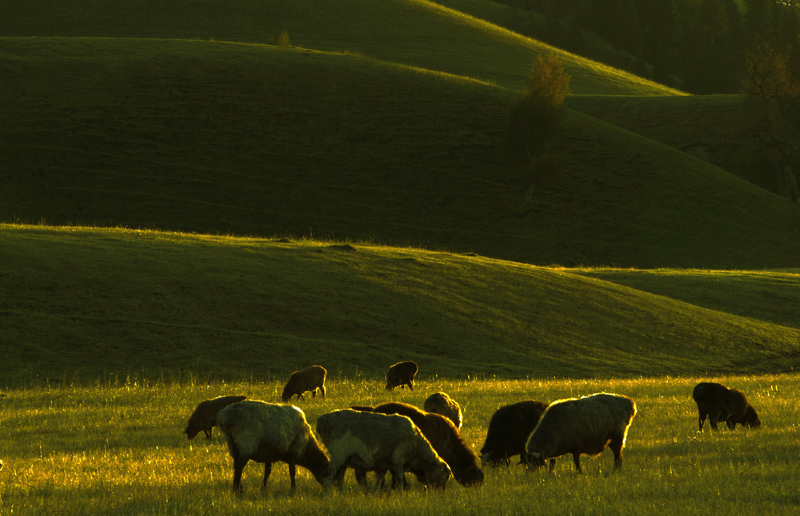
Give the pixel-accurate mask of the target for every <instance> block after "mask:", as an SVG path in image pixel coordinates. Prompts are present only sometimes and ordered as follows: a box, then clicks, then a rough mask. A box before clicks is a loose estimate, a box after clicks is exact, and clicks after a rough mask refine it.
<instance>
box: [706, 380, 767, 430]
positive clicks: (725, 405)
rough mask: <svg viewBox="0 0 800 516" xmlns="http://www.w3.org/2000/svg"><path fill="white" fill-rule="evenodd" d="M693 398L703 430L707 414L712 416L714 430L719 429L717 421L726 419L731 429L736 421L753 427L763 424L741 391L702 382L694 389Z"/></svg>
mask: <svg viewBox="0 0 800 516" xmlns="http://www.w3.org/2000/svg"><path fill="white" fill-rule="evenodd" d="M692 398H694V401H695V402H696V403H697V412H698V413H699V426H700V431H701V432H702V431H703V423H705V421H706V416H710V421H711V428H712V429H714V430H716V429H717V421H725V423H727V425H728V428H729V429H731V430H733V429H734V427H736V423H739V424H740V425H742V426H746V427H751V428H758V427H759V426H761V420H760V419H758V414H756V410H755V409H754V408H753V407H752V406H751V405H750V403H749V402H748V401H747V397H745V395H744V393H743V392H741V391H738V390H736V389H728V388H727V387H725V386H724V385H720V384H718V383H711V382H701V383H698V384H697V385H696V386H695V388H694V391H692Z"/></svg>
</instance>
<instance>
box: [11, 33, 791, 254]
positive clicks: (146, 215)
mask: <svg viewBox="0 0 800 516" xmlns="http://www.w3.org/2000/svg"><path fill="white" fill-rule="evenodd" d="M4 43H5V44H4V46H3V48H4V56H5V61H4V62H5V63H6V65H5V67H6V68H7V69H8V70H9V73H8V74H7V75H6V76H7V77H9V80H7V81H4V82H3V84H2V85H0V95H2V97H3V98H9V99H12V102H11V103H9V104H7V106H6V109H7V110H8V112H7V113H6V114H7V116H6V117H5V119H6V120H9V121H10V123H7V124H5V125H4V126H3V127H2V128H0V131H1V132H2V139H0V146H2V154H3V155H5V156H7V158H6V160H5V161H4V169H5V170H4V172H3V173H4V176H5V177H6V181H7V184H8V185H9V188H8V190H7V193H6V195H7V196H8V198H9V199H10V202H8V203H6V204H5V205H4V206H3V209H4V212H3V213H2V214H1V216H2V217H3V218H4V219H5V220H8V221H17V220H18V221H22V222H37V221H39V220H47V221H50V222H52V223H55V224H65V223H75V224H90V225H92V224H94V225H98V224H99V225H124V226H130V227H158V228H164V229H171V230H180V231H191V232H211V233H215V232H218V233H232V234H243V235H248V234H251V235H276V234H277V235H287V236H306V235H314V236H324V237H328V238H331V237H333V238H343V239H354V240H368V239H373V240H375V241H376V242H383V243H391V244H399V245H406V244H411V245H424V246H428V247H432V248H441V249H453V250H456V251H471V252H477V253H479V254H483V255H487V256H495V257H498V258H504V259H512V260H516V261H525V262H533V263H542V264H549V263H558V264H563V265H577V264H582V263H583V264H604V265H619V266H638V267H658V266H673V267H683V266H702V267H717V268H720V267H725V268H747V267H778V266H791V265H794V264H795V263H796V260H797V257H798V256H799V255H800V249H799V248H800V243H799V242H800V240H798V238H797V235H798V234H799V233H800V222H799V221H800V208H798V207H797V206H793V205H791V204H789V203H786V202H784V201H782V200H781V199H779V198H777V197H776V196H774V195H772V194H769V193H768V192H766V191H764V190H762V189H759V188H756V187H754V186H753V185H751V184H750V183H747V182H745V181H742V180H739V179H738V178H736V177H734V176H732V175H730V174H727V173H725V172H723V171H722V170H720V169H717V168H715V167H713V166H710V165H708V164H707V163H705V162H702V161H700V160H698V159H695V158H692V157H690V156H688V155H686V154H684V153H680V152H677V151H675V150H674V149H672V148H670V147H667V146H665V145H662V144H660V143H656V142H654V141H653V140H649V139H646V138H643V137H640V136H636V135H634V134H632V133H630V132H627V131H624V130H621V129H619V128H617V127H615V126H613V125H610V124H607V123H603V122H599V121H598V120H597V119H594V118H590V117H587V116H585V115H581V114H579V113H577V112H570V113H569V116H568V117H567V118H566V121H565V124H564V128H563V130H562V134H561V135H559V136H558V138H557V145H556V148H555V150H554V151H553V152H554V154H555V155H556V156H557V157H558V159H559V160H560V161H561V162H562V164H563V165H562V166H561V172H560V174H559V175H558V176H557V178H555V179H553V180H551V181H550V182H549V184H545V185H544V186H543V187H542V189H540V190H539V191H537V192H536V194H535V195H534V201H533V203H531V204H529V205H525V204H524V202H523V201H524V194H525V192H526V190H527V189H528V187H529V186H530V183H531V178H530V176H529V172H527V171H524V170H523V171H520V170H514V169H510V168H509V167H508V166H506V164H505V163H504V160H503V157H502V153H501V150H500V148H501V145H500V143H501V136H502V131H503V128H504V123H505V112H506V111H505V110H506V106H507V105H508V104H509V103H510V100H511V98H512V96H513V95H514V93H513V92H511V91H509V90H506V89H504V88H500V87H497V86H493V85H491V84H487V83H482V82H479V81H475V80H470V79H465V78H462V77H459V76H453V75H446V74H442V73H433V72H429V71H425V70H420V69H417V68H410V67H405V66H400V65H397V64H394V63H386V62H383V61H377V60H373V59H369V58H364V57H359V56H353V55H347V54H339V53H329V52H319V51H311V50H307V49H298V48H284V47H276V46H263V45H251V44H234V43H219V42H206V41H187V40H154V39H133V40H127V39H119V38H6V39H5V40H4ZM51 77H58V78H59V79H58V81H53V80H50V78H51ZM323 86H324V87H323ZM321 88H322V89H321ZM323 93H324V94H323Z"/></svg>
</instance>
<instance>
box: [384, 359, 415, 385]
mask: <svg viewBox="0 0 800 516" xmlns="http://www.w3.org/2000/svg"><path fill="white" fill-rule="evenodd" d="M418 370H419V369H418V368H417V363H416V362H413V361H411V360H409V361H407V362H398V363H396V364H394V365H392V366H391V367H389V370H388V371H386V390H387V391H390V390H392V389H394V388H395V387H397V386H400V388H401V389H402V388H404V387H405V386H406V385H408V388H409V389H411V390H412V391H413V390H414V377H415V376H416V375H417V371H418Z"/></svg>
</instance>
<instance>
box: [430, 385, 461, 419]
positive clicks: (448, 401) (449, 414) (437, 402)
mask: <svg viewBox="0 0 800 516" xmlns="http://www.w3.org/2000/svg"><path fill="white" fill-rule="evenodd" d="M422 408H423V409H425V411H426V412H433V413H434V414H441V415H443V416H444V417H446V418H448V419H449V420H450V421H452V422H453V424H454V425H456V428H461V420H462V419H461V407H460V406H459V405H458V403H456V401H455V400H454V399H453V398H451V397H450V396H448V395H447V393H445V392H437V393H435V394H431V395H430V396H428V399H426V400H425V404H424V405H423V407H422Z"/></svg>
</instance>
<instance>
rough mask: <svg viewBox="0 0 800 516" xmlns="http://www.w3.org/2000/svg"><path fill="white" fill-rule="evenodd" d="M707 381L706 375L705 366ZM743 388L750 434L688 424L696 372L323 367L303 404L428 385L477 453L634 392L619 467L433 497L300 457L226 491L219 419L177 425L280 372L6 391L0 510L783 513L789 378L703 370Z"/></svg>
mask: <svg viewBox="0 0 800 516" xmlns="http://www.w3.org/2000/svg"><path fill="white" fill-rule="evenodd" d="M702 379H704V380H705V379H708V378H707V377H703V378H702ZM713 379H714V380H717V381H720V382H722V383H725V384H727V385H730V386H735V387H737V388H739V389H741V390H743V391H744V392H745V393H747V395H748V398H749V400H750V402H751V403H752V404H753V406H754V407H755V408H756V410H757V411H758V413H759V416H760V418H761V421H762V423H763V425H762V427H761V428H760V429H755V430H746V429H743V428H741V427H738V428H737V429H736V430H734V431H729V430H727V429H726V430H721V431H719V432H717V433H712V432H711V431H710V429H708V428H706V430H705V432H703V433H698V432H697V414H696V408H695V406H694V403H693V401H692V399H691V390H692V387H693V386H694V384H695V383H696V382H697V381H698V378H695V377H681V378H676V377H665V378H660V379H617V380H555V379H546V378H540V379H531V380H513V381H511V380H480V381H478V380H470V381H467V380H443V379H442V380H433V379H428V380H422V381H420V382H419V383H418V385H417V388H416V389H415V390H414V391H413V392H409V391H395V392H392V393H387V392H386V391H385V390H384V389H383V385H382V384H381V382H380V381H379V380H375V381H371V380H361V379H352V378H341V377H333V378H331V379H330V380H329V385H328V391H329V395H328V398H327V399H325V400H319V399H317V400H311V399H309V400H307V401H302V402H300V406H301V407H302V408H303V410H304V411H305V412H306V416H307V418H308V420H309V422H310V423H311V425H312V426H314V424H315V421H316V418H317V417H318V416H319V415H321V414H323V413H325V412H328V411H330V410H333V409H336V408H344V407H347V406H349V405H351V404H367V403H369V404H374V403H379V402H383V401H386V400H389V399H397V400H402V401H405V402H409V403H412V404H415V405H418V406H419V405H421V404H422V402H423V400H424V399H425V397H427V395H428V394H430V393H431V392H435V391H439V390H443V391H445V392H448V393H450V394H451V395H452V396H453V397H454V398H455V399H456V400H458V401H459V402H460V403H461V404H462V407H463V408H464V413H465V419H464V426H463V427H462V434H463V436H464V438H465V441H466V442H467V443H468V445H469V446H471V447H472V448H473V449H475V450H476V451H477V450H479V449H480V447H481V446H482V444H483V441H484V439H485V436H486V429H487V424H488V421H489V418H490V417H491V414H492V413H493V412H494V411H495V410H496V409H497V408H498V407H499V406H501V405H505V404H508V403H512V402H516V401H519V400H523V399H537V400H542V401H553V400H555V399H560V398H564V397H572V396H579V395H584V394H589V393H593V392H599V391H606V392H615V393H618V394H623V395H627V396H630V397H632V398H633V399H634V400H635V401H636V402H637V405H638V414H637V416H636V417H635V418H634V420H633V424H632V425H631V428H630V431H629V434H628V441H627V445H626V449H625V453H624V464H623V468H622V470H620V471H618V472H612V464H613V460H612V457H611V453H610V452H609V451H606V452H604V453H603V454H602V455H600V456H599V457H596V458H588V457H584V458H583V460H582V465H583V468H584V474H583V475H578V474H577V473H576V472H575V471H574V467H573V465H572V460H571V459H570V458H569V457H564V458H561V459H560V460H558V461H557V465H556V470H555V473H554V474H553V475H549V474H547V473H546V472H545V471H539V472H526V471H525V470H524V469H523V468H522V466H511V467H509V468H498V469H486V470H485V474H486V480H485V483H484V485H483V486H482V487H478V488H471V489H466V488H463V487H461V486H460V485H458V484H456V483H455V482H452V481H451V484H450V485H449V486H448V488H447V489H446V490H445V491H444V492H428V493H426V492H424V491H423V489H422V488H421V486H420V484H418V483H417V482H416V481H415V480H413V479H411V478H409V480H410V483H411V487H410V489H409V491H407V492H400V493H388V494H386V493H377V492H369V493H365V492H363V491H362V490H361V489H360V488H358V487H357V486H356V485H355V482H354V479H353V476H352V474H348V475H347V477H346V488H345V492H344V493H341V494H339V493H335V492H334V493H331V494H329V495H327V496H323V495H322V494H321V487H320V486H319V484H317V483H316V482H315V481H314V480H313V477H311V475H310V474H309V473H308V472H307V471H305V470H303V469H302V468H298V488H297V492H296V494H294V495H292V494H290V492H289V479H288V473H287V468H286V465H285V464H282V463H279V464H277V465H276V466H275V467H274V468H273V472H272V475H271V477H270V481H269V484H268V488H267V489H268V490H267V492H266V493H262V492H260V490H259V487H260V482H261V476H262V475H263V467H261V466H260V465H258V464H256V463H252V462H251V463H250V464H248V466H247V467H246V468H245V471H244V477H243V480H244V488H245V492H244V495H243V496H242V497H241V498H237V497H235V496H233V495H232V494H231V493H230V484H231V478H232V465H231V459H230V458H229V456H228V453H227V449H226V446H225V444H224V441H223V440H222V439H221V437H220V435H219V433H218V431H217V430H215V435H214V438H213V440H211V441H210V442H209V441H206V440H205V439H203V438H202V437H198V438H196V439H195V440H194V441H187V440H186V439H185V436H184V435H183V434H182V433H181V432H182V431H183V428H184V426H185V424H186V419H187V418H188V415H189V414H190V413H191V411H192V409H193V408H194V406H195V405H196V403H197V402H198V401H200V400H202V399H206V398H208V397H212V396H216V395H219V394H244V395H247V396H249V397H251V398H254V399H258V398H261V399H264V400H268V401H276V400H277V398H278V394H279V392H280V389H281V388H282V385H283V383H282V382H283V379H270V380H265V381H245V382H204V381H201V380H200V379H194V380H180V381H175V380H172V379H162V380H158V381H155V382H149V381H142V380H141V379H137V378H135V377H132V378H127V379H122V378H120V379H118V380H116V381H113V380H109V381H104V382H101V383H98V384H95V385H85V386H74V385H64V386H59V387H46V386H39V387H29V388H22V389H14V390H11V391H7V392H6V394H7V397H6V398H3V399H1V400H0V404H2V411H3V412H2V413H3V422H4V425H3V426H4V438H3V439H2V440H0V458H2V460H3V461H4V466H5V467H4V468H3V470H2V471H0V512H3V513H4V514H12V513H13V514H16V513H23V514H26V515H28V514H30V515H39V514H52V512H53V509H54V508H55V507H57V508H58V512H59V513H64V514H66V513H69V514H76V515H79V514H108V515H115V514H132V513H133V514H160V515H163V514H210V513H213V514H245V515H246V514H263V513H264V512H272V511H277V512H281V513H285V512H291V513H292V514H369V515H374V514H400V513H403V514H426V515H427V514H430V515H438V514H487V513H492V514H519V513H528V512H531V511H533V512H536V513H539V512H541V513H543V514H553V515H562V514H563V515H567V514H603V515H606V514H621V515H640V514H642V513H645V512H652V513H658V514H669V515H684V514H729V513H730V514H743V515H745V514H764V513H765V512H766V513H769V514H774V515H782V514H791V513H792V511H795V510H796V507H797V505H798V504H800V492H798V489H797V479H798V477H799V476H800V471H799V470H798V463H799V462H800V453H799V452H798V448H797V431H798V424H797V419H796V406H795V405H796V397H795V396H794V393H795V392H796V391H797V389H798V388H800V378H799V377H798V376H797V375H796V374H785V375H775V376H772V375H764V376H749V377H719V378H713Z"/></svg>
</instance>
